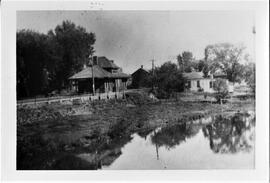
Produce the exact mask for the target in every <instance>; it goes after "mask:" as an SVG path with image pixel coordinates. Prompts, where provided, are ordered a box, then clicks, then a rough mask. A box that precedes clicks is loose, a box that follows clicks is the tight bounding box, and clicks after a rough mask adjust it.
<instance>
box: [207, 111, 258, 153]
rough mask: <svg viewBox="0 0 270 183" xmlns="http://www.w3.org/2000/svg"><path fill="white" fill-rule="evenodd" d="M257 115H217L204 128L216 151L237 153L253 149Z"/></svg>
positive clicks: (212, 147)
mask: <svg viewBox="0 0 270 183" xmlns="http://www.w3.org/2000/svg"><path fill="white" fill-rule="evenodd" d="M254 125H255V117H253V116H252V115H250V114H248V113H245V114H242V113H237V114H235V115H234V116H233V117H224V116H222V115H219V116H216V117H215V118H214V122H213V123H211V124H208V125H206V127H204V128H203V133H204V136H205V137H207V138H208V139H209V144H210V148H211V149H212V150H213V152H215V153H237V152H239V151H250V150H252V149H253V142H254V135H255V133H254V128H253V127H254Z"/></svg>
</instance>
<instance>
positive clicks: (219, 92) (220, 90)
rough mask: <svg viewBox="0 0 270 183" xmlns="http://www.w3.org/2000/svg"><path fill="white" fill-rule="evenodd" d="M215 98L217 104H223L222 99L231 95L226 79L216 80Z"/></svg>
mask: <svg viewBox="0 0 270 183" xmlns="http://www.w3.org/2000/svg"><path fill="white" fill-rule="evenodd" d="M213 88H214V90H215V91H216V93H215V98H216V100H217V102H219V103H220V102H221V99H224V98H227V97H228V95H229V90H228V85H227V82H226V80H225V79H220V78H218V79H216V81H215V82H214V87H213Z"/></svg>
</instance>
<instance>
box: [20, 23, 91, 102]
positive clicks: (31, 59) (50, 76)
mask: <svg viewBox="0 0 270 183" xmlns="http://www.w3.org/2000/svg"><path fill="white" fill-rule="evenodd" d="M16 37H17V44H16V47H17V53H16V54H17V60H16V62H17V98H25V97H33V96H37V95H41V94H42V95H46V94H48V93H49V92H52V91H54V90H58V91H61V90H62V89H64V88H65V87H67V85H68V78H69V77H70V76H71V75H73V74H74V73H76V72H78V71H80V70H81V69H82V68H83V65H84V64H86V63H87V61H88V56H89V55H90V54H92V53H93V52H94V47H93V45H94V43H95V41H96V37H95V34H94V33H92V32H87V31H86V29H85V28H83V27H81V26H76V25H75V24H74V23H72V22H70V21H63V22H62V24H61V25H57V26H56V27H55V29H53V30H49V31H48V33H47V34H43V33H39V32H35V31H33V30H19V31H17V35H16Z"/></svg>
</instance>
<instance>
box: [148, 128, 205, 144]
mask: <svg viewBox="0 0 270 183" xmlns="http://www.w3.org/2000/svg"><path fill="white" fill-rule="evenodd" d="M199 129H200V127H199V126H197V125H187V124H186V123H184V124H181V125H174V126H168V127H164V128H162V129H161V130H160V131H158V132H155V133H154V135H153V136H152V138H151V141H152V143H153V144H155V145H157V146H158V147H160V146H165V147H167V148H168V149H170V148H173V147H174V146H176V145H179V144H180V143H181V142H184V141H185V140H186V139H187V138H190V137H192V136H194V135H196V134H197V133H198V132H199Z"/></svg>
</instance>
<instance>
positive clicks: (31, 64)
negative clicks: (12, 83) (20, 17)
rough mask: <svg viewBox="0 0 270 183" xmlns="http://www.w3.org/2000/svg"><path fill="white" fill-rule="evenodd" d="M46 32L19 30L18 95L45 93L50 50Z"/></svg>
mask: <svg viewBox="0 0 270 183" xmlns="http://www.w3.org/2000/svg"><path fill="white" fill-rule="evenodd" d="M46 39H47V37H46V35H45V34H41V33H38V32H34V31H30V30H20V31H18V32H17V44H16V46H17V60H16V62H17V97H18V98H21V97H29V96H34V95H37V94H41V93H44V92H45V91H46V89H47V88H48V82H47V79H48V78H46V77H47V75H46V74H45V72H44V71H45V70H46V67H47V58H48V52H47V50H46V47H47V46H48V45H47V41H46Z"/></svg>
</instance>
